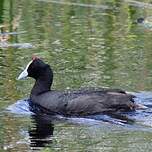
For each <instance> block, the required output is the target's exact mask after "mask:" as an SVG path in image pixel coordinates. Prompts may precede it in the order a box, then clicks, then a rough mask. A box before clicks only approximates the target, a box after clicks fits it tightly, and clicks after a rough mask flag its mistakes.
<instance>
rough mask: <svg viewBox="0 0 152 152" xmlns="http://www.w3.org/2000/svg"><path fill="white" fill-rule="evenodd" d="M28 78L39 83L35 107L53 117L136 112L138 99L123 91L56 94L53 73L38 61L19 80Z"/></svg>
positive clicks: (33, 97)
mask: <svg viewBox="0 0 152 152" xmlns="http://www.w3.org/2000/svg"><path fill="white" fill-rule="evenodd" d="M25 77H32V78H34V79H35V80H36V81H35V84H34V86H33V88H32V90H31V94H30V99H31V101H32V103H34V104H36V105H38V106H40V107H42V108H43V109H45V110H46V111H47V112H49V113H50V114H62V115H66V116H86V115H94V114H100V113H115V112H119V111H134V110H135V108H136V104H135V103H134V96H133V95H131V94H127V93H126V92H125V91H123V90H119V89H104V88H98V89H94V88H91V89H89V88H86V89H80V90H73V91H72V90H71V91H69V90H68V91H56V90H52V89H51V85H52V82H53V72H52V69H51V67H50V66H49V65H48V64H46V63H44V62H43V61H42V60H41V59H39V58H37V57H34V58H32V61H30V62H29V63H28V65H27V66H26V68H25V70H24V71H23V72H22V73H21V74H20V75H19V77H18V79H23V78H25Z"/></svg>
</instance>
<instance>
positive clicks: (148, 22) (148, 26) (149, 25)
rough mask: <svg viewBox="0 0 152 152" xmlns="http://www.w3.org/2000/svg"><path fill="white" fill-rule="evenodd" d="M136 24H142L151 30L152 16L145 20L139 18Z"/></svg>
mask: <svg viewBox="0 0 152 152" xmlns="http://www.w3.org/2000/svg"><path fill="white" fill-rule="evenodd" d="M137 23H139V24H142V25H143V26H144V27H145V28H147V29H151V28H152V16H149V17H146V18H143V17H140V18H138V19H137Z"/></svg>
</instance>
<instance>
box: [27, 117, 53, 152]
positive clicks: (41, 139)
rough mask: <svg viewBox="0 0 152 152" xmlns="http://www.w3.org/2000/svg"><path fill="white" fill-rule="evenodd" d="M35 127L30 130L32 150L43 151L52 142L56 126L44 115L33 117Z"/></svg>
mask: <svg viewBox="0 0 152 152" xmlns="http://www.w3.org/2000/svg"><path fill="white" fill-rule="evenodd" d="M31 118H32V123H33V126H32V127H31V128H30V129H29V136H30V147H31V149H33V150H34V149H35V150H36V149H41V148H42V147H46V146H49V144H50V143H51V142H52V139H51V136H52V135H53V130H54V125H53V124H52V123H51V121H50V120H47V119H45V118H44V117H43V116H42V115H32V116H31Z"/></svg>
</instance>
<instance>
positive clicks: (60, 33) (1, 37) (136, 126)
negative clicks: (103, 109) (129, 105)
mask: <svg viewBox="0 0 152 152" xmlns="http://www.w3.org/2000/svg"><path fill="white" fill-rule="evenodd" d="M151 14H152V4H151V3H150V2H149V1H148V0H144V1H133V0H132V1H131V0H72V1H67V0H64V1H58V0H54V1H53V0H0V30H1V33H0V151H11V152H29V151H33V150H32V149H39V148H40V149H41V150H40V151H43V152H45V151H46V152H48V151H53V152H54V151H68V152H70V151H71V152H77V151H81V152H88V151H89V152H95V151H99V152H102V151H104V152H139V151H140V152H142V151H143V152H151V151H152V113H151V112H152V30H151V29H147V28H145V27H144V26H142V25H138V24H135V21H136V19H137V18H138V17H146V16H151ZM33 54H35V55H38V56H39V57H41V58H43V59H44V60H45V61H46V62H47V63H49V64H50V65H51V67H52V68H53V70H54V83H53V88H54V89H58V90H65V89H77V88H80V87H101V86H103V87H110V88H122V89H124V90H127V91H129V92H132V93H133V94H136V95H137V97H138V98H137V99H136V100H137V102H139V103H142V104H144V105H146V106H148V108H147V109H145V110H138V111H136V112H134V113H129V114H127V117H128V118H129V120H128V121H127V122H126V121H125V120H120V119H116V118H111V117H108V116H106V115H102V116H96V117H94V119H90V118H64V117H61V116H58V118H53V117H49V118H48V117H47V116H41V117H40V116H34V115H32V114H31V113H30V112H29V110H28V103H27V102H26V101H24V100H20V99H24V98H26V97H28V95H29V93H30V90H31V88H32V86H33V83H34V81H33V80H31V79H28V80H25V81H17V80H16V77H17V76H18V74H19V73H20V72H21V70H22V69H23V67H25V65H26V64H27V63H28V62H29V61H30V60H31V56H32V55H33ZM141 91H142V92H141ZM136 92H138V93H136ZM18 100H19V101H18ZM14 104H15V105H14ZM10 105H11V107H10ZM8 107H9V110H10V111H8V110H6V108H8ZM38 147H39V148H38Z"/></svg>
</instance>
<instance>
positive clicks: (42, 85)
mask: <svg viewBox="0 0 152 152" xmlns="http://www.w3.org/2000/svg"><path fill="white" fill-rule="evenodd" d="M52 81H53V73H52V71H51V70H50V69H48V70H47V71H46V72H45V73H43V74H42V75H41V76H39V77H38V78H37V79H36V82H35V84H34V86H33V89H32V91H31V96H32V95H34V96H37V95H39V94H41V93H44V92H47V91H50V90H51V89H50V88H51V85H52Z"/></svg>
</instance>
